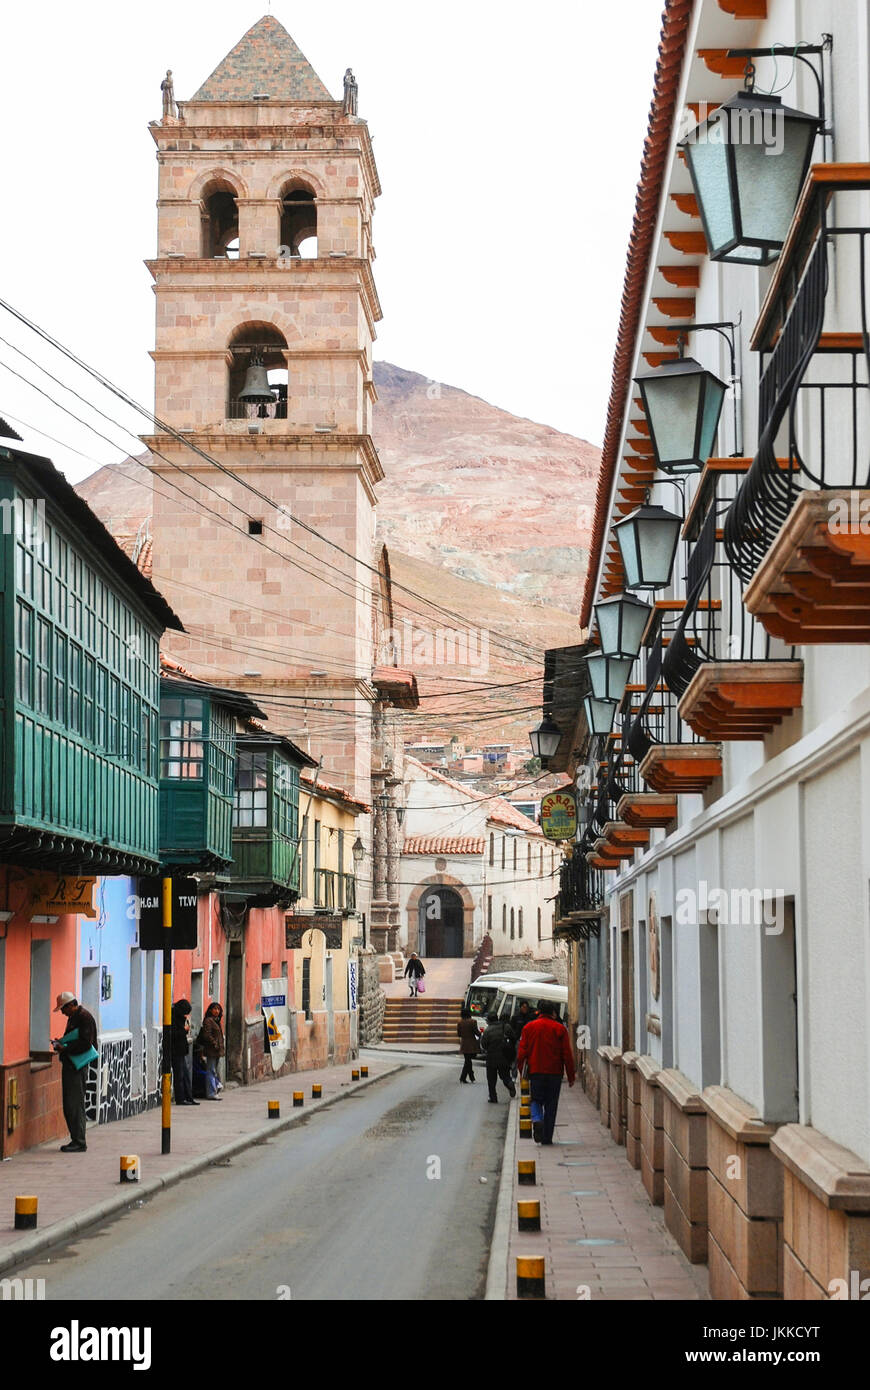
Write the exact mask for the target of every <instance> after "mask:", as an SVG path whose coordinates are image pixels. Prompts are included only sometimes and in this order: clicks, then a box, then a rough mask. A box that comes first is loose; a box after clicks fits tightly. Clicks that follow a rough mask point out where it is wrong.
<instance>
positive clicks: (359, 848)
mask: <svg viewBox="0 0 870 1390" xmlns="http://www.w3.org/2000/svg"><path fill="white" fill-rule="evenodd" d="M351 854H352V855H353V862H354V864H356V866H357V868H359V866H360V865H361V864H362V862H363V860H364V859H365V857H366V847H365V845H364V844H363V842H362V839H361V838H360V836H359V835H357V837H356V839H355V840H354V842H353V849H352V850H351Z"/></svg>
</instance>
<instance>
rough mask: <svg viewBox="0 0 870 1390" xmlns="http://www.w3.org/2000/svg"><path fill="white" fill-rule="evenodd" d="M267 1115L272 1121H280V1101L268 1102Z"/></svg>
mask: <svg viewBox="0 0 870 1390" xmlns="http://www.w3.org/2000/svg"><path fill="white" fill-rule="evenodd" d="M266 1113H267V1114H268V1116H269V1119H270V1120H280V1118H281V1102H280V1101H279V1100H268V1101H267V1102H266Z"/></svg>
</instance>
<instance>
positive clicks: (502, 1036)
mask: <svg viewBox="0 0 870 1390" xmlns="http://www.w3.org/2000/svg"><path fill="white" fill-rule="evenodd" d="M481 1045H482V1047H483V1050H484V1052H485V1053H486V1081H487V1085H488V1086H489V1099H490V1103H491V1104H492V1105H495V1104H496V1103H497V1101H498V1096H497V1095H496V1080H497V1078H498V1077H501V1079H502V1081H503V1082H504V1084H505V1086H507V1089H508V1092H509V1093H510V1095H511V1096H515V1095H516V1093H517V1088H516V1086H515V1085H514V1083H513V1081H512V1080H511V1062H512V1061H513V1059H514V1049H515V1047H516V1035H515V1034H514V1030H513V1028H512V1027H511V1025H510V1024H509V1023H504V1022H502V1020H501V1019H500V1018H499V1016H498V1014H496V1013H490V1014H487V1016H486V1032H485V1033H484V1035H483V1037H482V1038H481Z"/></svg>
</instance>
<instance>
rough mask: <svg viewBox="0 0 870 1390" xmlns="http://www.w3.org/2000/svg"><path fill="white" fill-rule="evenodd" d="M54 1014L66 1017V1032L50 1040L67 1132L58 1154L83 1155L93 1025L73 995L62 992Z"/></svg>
mask: <svg viewBox="0 0 870 1390" xmlns="http://www.w3.org/2000/svg"><path fill="white" fill-rule="evenodd" d="M54 1012H55V1013H56V1014H63V1015H64V1017H65V1018H66V1029H65V1031H64V1035H63V1037H62V1038H52V1040H51V1045H52V1047H53V1048H54V1050H55V1052H56V1053H58V1055H59V1057H60V1075H61V1089H62V1095H63V1118H64V1119H65V1120H66V1124H67V1128H68V1129H69V1140H70V1141H69V1143H68V1144H62V1145H61V1149H60V1151H61V1153H64V1154H83V1153H86V1152H87V1147H88V1145H87V1140H86V1124H87V1121H86V1119H85V1071H86V1069H87V1066H88V1063H89V1062H95V1061H96V1059H97V1057H98V1056H99V1053H98V1052H97V1046H96V1044H97V1024H96V1020H95V1019H94V1016H93V1014H90V1013H88V1011H87V1009H85V1008H82V1005H81V1004H80V1003H79V1002H78V1000H77V999H76V997H75V995H74V994H71V993H70V991H69V990H64V992H63V993H62V994H59V995H58V996H57V1007H56V1008H55V1010H54Z"/></svg>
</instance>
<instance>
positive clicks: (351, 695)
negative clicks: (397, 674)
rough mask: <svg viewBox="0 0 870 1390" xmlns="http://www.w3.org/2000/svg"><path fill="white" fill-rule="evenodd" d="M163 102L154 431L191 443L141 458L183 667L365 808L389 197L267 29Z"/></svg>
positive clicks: (329, 105) (353, 108) (367, 155)
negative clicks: (305, 752)
mask: <svg viewBox="0 0 870 1390" xmlns="http://www.w3.org/2000/svg"><path fill="white" fill-rule="evenodd" d="M163 99H164V100H163V106H164V114H163V117H162V119H161V120H160V121H155V122H153V123H152V125H151V127H150V129H151V133H152V135H153V137H154V140H155V143H156V145H157V162H158V171H159V191H158V204H157V206H158V249H157V256H156V259H155V260H153V261H149V262H148V266H149V269H150V271H151V274H152V276H153V279H154V292H155V296H156V307H157V329H156V341H155V349H154V353H153V357H154V362H155V373H156V388H155V413H156V416H157V418H158V420H159V421H160V422H162V423H163V424H165V425H168V426H169V427H171V429H172V430H173V431H176V432H177V435H180V438H179V437H177V435H176V434H173V433H169V432H167V431H164V430H161V432H158V433H155V434H153V435H151V436H149V437H147V438H146V439H145V441H144V442H145V443H146V444H147V446H148V447H149V449H150V450H151V454H152V458H151V462H150V467H151V471H152V475H153V481H154V505H153V518H154V519H153V537H154V540H153V579H154V583H155V585H156V586H157V588H158V589H160V590H161V591H162V592H163V593H165V595H166V597H167V599H168V601H169V602H170V603H171V604H172V605H173V607H174V608H175V609H176V611H177V612H178V613H179V614H180V615H181V617H182V620H183V622H184V625H185V628H186V630H187V634H188V635H187V637H179V636H178V635H177V634H173V635H172V638H171V640H168V641H167V647H168V649H169V651H170V652H171V654H172V655H173V656H175V657H176V658H177V659H179V660H181V661H183V663H184V665H185V666H186V667H188V669H189V670H190V671H191V672H192V674H194V675H196V676H199V677H200V678H202V679H204V680H209V681H212V682H215V683H218V684H224V685H227V686H240V687H244V689H245V690H247V691H249V692H250V693H251V694H252V695H254V697H255V698H256V699H257V700H258V702H259V703H261V704H262V707H263V709H264V710H266V711H267V713H268V714H269V728H270V730H274V731H277V732H284V733H287V734H288V735H290V736H291V737H293V738H295V739H296V741H297V742H298V741H300V739H302V738H304V735H305V733H306V731H307V732H308V733H309V734H310V736H311V740H312V749H313V750H323V751H324V754H325V756H324V775H325V776H326V777H329V776H330V775H331V774H332V775H334V777H335V778H336V779H337V780H341V781H342V782H343V783H344V784H345V785H347V786H348V787H349V788H350V789H353V790H355V791H356V792H357V794H362V795H365V794H366V792H367V789H368V785H369V783H368V778H369V772H370V747H369V741H368V730H369V728H370V715H371V702H372V699H373V698H374V697H373V692H372V688H371V686H370V684H369V678H370V675H371V670H372V665H373V651H372V637H373V622H374V618H373V614H374V605H375V603H376V595H377V591H378V586H377V584H376V582H373V581H374V580H375V576H374V575H373V574H372V571H371V569H370V568H368V566H371V565H373V564H374V563H375V552H374V506H375V491H374V490H375V485H376V484H377V482H378V481H379V480H380V479H381V478H382V476H383V474H382V471H381V467H380V463H379V460H378V455H377V452H376V450H375V447H374V444H373V443H372V439H371V435H370V422H371V410H372V404H373V401H374V398H375V390H374V385H373V381H372V341H373V338H374V336H375V324H376V323H377V322H378V320H379V319H380V317H381V312H380V306H379V303H378V296H377V291H376V289H375V283H374V278H373V274H372V262H373V260H374V251H373V247H372V212H373V208H374V202H375V199H376V198H377V196H378V194H379V193H380V184H379V181H378V173H377V168H376V166H375V161H374V156H373V154H372V147H371V140H370V137H369V132H368V127H367V125H366V123H365V121H363V120H361V119H360V117H359V116H358V115H357V95H356V83H355V81H354V79H353V75H352V73H351V72H350V70H348V72H347V73H346V74H345V80H344V94H343V99H342V100H339V101H337V100H335V99H334V98H333V97H332V96H331V94H330V92H329V91H328V90H327V88H326V87H325V86H324V84H323V82H322V81H321V80H320V78H319V77H318V75H317V74H316V73H315V71H314V69H313V68H312V67H311V65H310V64H309V63H308V61H307V59H306V58H305V56H304V55H303V54H302V53H301V52H300V50H299V48H298V47H297V46H296V44H295V43H294V41H293V39H292V38H291V37H290V35H289V34H288V33H287V31H286V30H285V29H284V28H283V27H282V26H281V24H279V23H278V21H277V20H276V19H275V18H274V17H273V16H272V15H266V16H264V17H263V18H262V19H261V20H259V21H258V22H257V23H256V24H255V25H254V26H253V27H252V28H251V29H250V30H249V31H248V32H247V33H246V34H245V35H244V37H243V38H242V39H241V40H240V41H239V43H237V44H236V46H235V48H233V49H232V51H231V52H230V53H228V54H227V56H226V57H225V58H224V59H223V61H222V62H221V63H219V64H218V66H217V68H216V69H215V70H214V72H213V73H212V74H211V76H210V77H209V78H208V79H207V80H206V81H205V82H204V83H203V84H202V86H201V87H200V88H199V90H198V91H197V92H196V93H195V95H194V96H193V97H192V98H191V99H190V100H188V101H184V102H181V103H179V104H178V105H176V102H175V97H174V92H173V87H172V78H171V75H170V74H167V79H166V81H165V82H164V83H163ZM160 428H161V427H160V426H158V429H160ZM308 528H310V529H308ZM314 533H316V534H314ZM321 537H322V538H323V539H321ZM167 636H168V635H167Z"/></svg>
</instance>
